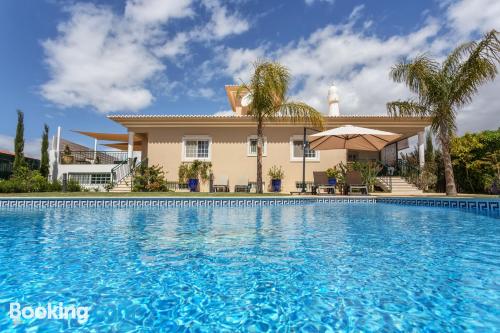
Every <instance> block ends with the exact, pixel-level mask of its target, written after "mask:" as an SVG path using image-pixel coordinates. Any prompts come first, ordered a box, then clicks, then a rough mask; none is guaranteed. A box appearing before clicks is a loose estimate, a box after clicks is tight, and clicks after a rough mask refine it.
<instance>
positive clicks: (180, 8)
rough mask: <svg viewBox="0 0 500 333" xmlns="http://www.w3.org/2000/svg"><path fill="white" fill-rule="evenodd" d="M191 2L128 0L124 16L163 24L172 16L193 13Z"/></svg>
mask: <svg viewBox="0 0 500 333" xmlns="http://www.w3.org/2000/svg"><path fill="white" fill-rule="evenodd" d="M191 3H192V1H191V0H173V1H172V0H170V1H169V0H129V1H128V2H127V4H126V6H125V17H126V18H129V19H131V20H133V21H136V22H139V23H142V24H156V23H162V24H164V23H166V22H167V21H168V20H169V19H172V18H181V17H186V16H190V15H193V10H192V9H191Z"/></svg>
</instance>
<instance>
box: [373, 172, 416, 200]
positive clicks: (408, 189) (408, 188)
mask: <svg viewBox="0 0 500 333" xmlns="http://www.w3.org/2000/svg"><path fill="white" fill-rule="evenodd" d="M387 179H388V177H377V185H378V186H380V187H381V188H382V189H383V190H384V191H386V192H390V193H391V194H392V195H419V194H424V192H423V191H422V190H420V189H419V188H418V187H416V186H415V185H413V184H410V183H408V182H407V181H406V180H405V179H404V178H402V177H396V176H392V177H391V181H392V191H390V189H389V186H388V185H387Z"/></svg>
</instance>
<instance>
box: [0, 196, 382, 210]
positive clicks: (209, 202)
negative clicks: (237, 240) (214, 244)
mask: <svg viewBox="0 0 500 333" xmlns="http://www.w3.org/2000/svg"><path fill="white" fill-rule="evenodd" d="M315 202H320V203H350V202H353V203H354V202H365V203H375V202H376V199H375V198H311V197H307V198H140V199H139V198H130V199H112V198H103V199H100V198H89V199H76V198H75V199H56V198H54V199H51V198H47V199H31V198H26V199H24V198H16V199H8V198H5V199H0V208H60V207H102V208H121V207H208V206H213V207H239V206H278V205H303V204H306V203H315Z"/></svg>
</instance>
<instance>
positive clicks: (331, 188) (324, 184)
mask: <svg viewBox="0 0 500 333" xmlns="http://www.w3.org/2000/svg"><path fill="white" fill-rule="evenodd" d="M313 179H314V191H313V192H316V193H315V194H321V190H324V191H325V192H323V193H324V194H335V185H330V184H328V177H327V176H326V172H324V171H314V172H313Z"/></svg>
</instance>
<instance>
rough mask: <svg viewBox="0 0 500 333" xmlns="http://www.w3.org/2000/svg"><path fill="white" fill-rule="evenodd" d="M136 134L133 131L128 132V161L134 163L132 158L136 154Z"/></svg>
mask: <svg viewBox="0 0 500 333" xmlns="http://www.w3.org/2000/svg"><path fill="white" fill-rule="evenodd" d="M134 135H135V133H134V132H132V131H129V132H128V154H127V157H128V161H129V163H132V158H133V154H134Z"/></svg>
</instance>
